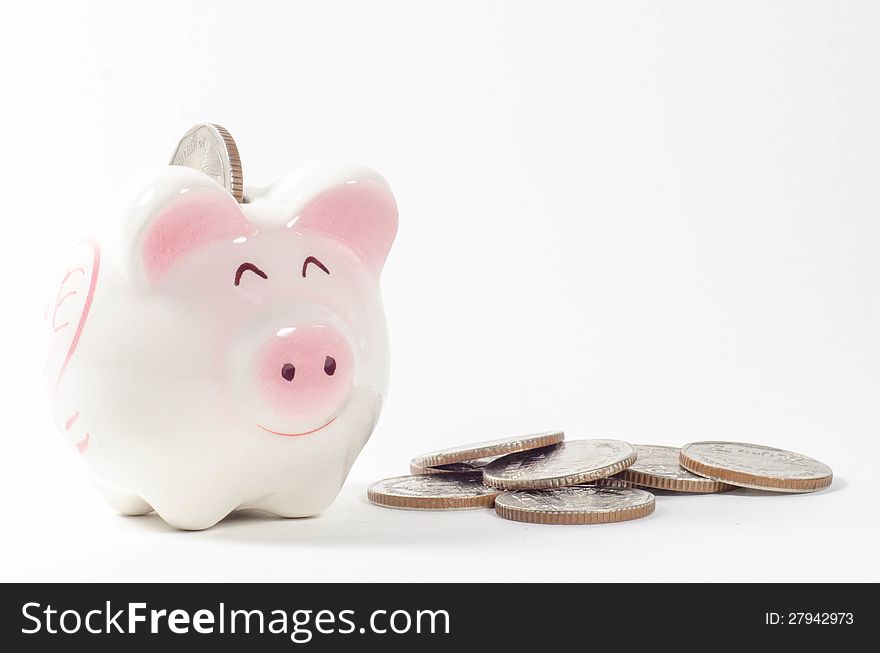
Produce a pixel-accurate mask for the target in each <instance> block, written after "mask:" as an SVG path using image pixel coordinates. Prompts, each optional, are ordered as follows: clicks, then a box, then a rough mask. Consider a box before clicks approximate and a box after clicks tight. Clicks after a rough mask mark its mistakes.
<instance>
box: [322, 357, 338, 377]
mask: <svg viewBox="0 0 880 653" xmlns="http://www.w3.org/2000/svg"><path fill="white" fill-rule="evenodd" d="M335 372H336V359H335V358H333V357H332V356H328V357H327V358H325V359H324V374H326V375H327V376H333V374H334V373H335Z"/></svg>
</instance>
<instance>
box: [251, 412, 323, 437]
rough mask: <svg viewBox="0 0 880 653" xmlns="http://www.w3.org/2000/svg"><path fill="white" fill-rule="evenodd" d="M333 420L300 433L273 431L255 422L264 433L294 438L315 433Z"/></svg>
mask: <svg viewBox="0 0 880 653" xmlns="http://www.w3.org/2000/svg"><path fill="white" fill-rule="evenodd" d="M335 420H336V417H334V418H332V419H331V420H330V421H329V422H327V423H326V424H324V425H322V426H319V427H318V428H316V429H312V430H311V431H303V432H302V433H282V432H281V431H273V430H272V429H267V428H266V427H265V426H261V425H260V424H257V426H258V427H259V428H261V429H263V430H264V431H265V432H266V433H271V434H272V435H282V436H284V437H286V438H296V437H299V436H301V435H311V434H312V433H317V432H318V431H320V430H321V429H323V428H326V427H328V426H330V425H331V424H332V423H333V422H334V421H335Z"/></svg>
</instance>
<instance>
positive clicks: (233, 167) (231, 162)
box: [171, 123, 244, 202]
mask: <svg viewBox="0 0 880 653" xmlns="http://www.w3.org/2000/svg"><path fill="white" fill-rule="evenodd" d="M171 165H174V166H184V167H186V168H192V169H193V170H198V171H199V172H202V173H204V174H206V175H208V176H209V177H210V178H211V179H213V180H214V181H216V182H217V183H218V184H220V185H221V186H223V188H225V189H226V190H228V191H229V192H230V193H231V194H232V196H233V197H234V198H235V199H236V201H238V202H241V201H242V198H243V195H244V184H243V180H242V170H241V158H240V157H239V155H238V147H237V146H236V145H235V141H234V140H233V139H232V135H231V134H230V133H229V132H228V131H227V130H226V129H224V128H223V127H221V126H220V125H214V124H209V123H203V124H200V125H196V126H195V127H192V128H191V129H189V130H188V131H187V132H186V133H185V134H184V135H183V138H181V139H180V142H179V143H178V144H177V149H176V150H174V154H173V155H172V157H171Z"/></svg>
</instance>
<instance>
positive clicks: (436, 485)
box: [367, 473, 500, 510]
mask: <svg viewBox="0 0 880 653" xmlns="http://www.w3.org/2000/svg"><path fill="white" fill-rule="evenodd" d="M498 494H500V491H499V490H496V489H494V488H490V487H487V486H486V485H484V484H483V480H482V475H481V474H479V473H476V474H473V473H472V474H429V475H427V474H422V475H413V476H397V477H394V478H386V479H384V480H381V481H377V482H376V483H373V484H372V485H371V486H370V487H369V488H368V489H367V498H368V499H369V500H370V501H372V502H373V503H375V504H378V505H380V506H385V507H390V508H406V509H409V510H456V509H464V508H488V507H491V506H492V504H493V503H494V501H495V497H496V496H498Z"/></svg>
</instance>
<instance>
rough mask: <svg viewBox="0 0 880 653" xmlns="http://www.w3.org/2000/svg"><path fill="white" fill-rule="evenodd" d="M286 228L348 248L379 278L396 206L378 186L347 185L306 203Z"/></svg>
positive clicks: (392, 231) (392, 233)
mask: <svg viewBox="0 0 880 653" xmlns="http://www.w3.org/2000/svg"><path fill="white" fill-rule="evenodd" d="M288 227H290V228H293V229H295V230H296V231H299V230H301V229H302V230H306V231H313V232H317V233H322V234H325V235H328V236H331V237H332V238H335V239H336V240H340V241H342V242H344V243H346V244H348V245H349V246H350V247H352V248H353V249H355V250H356V251H357V253H358V254H359V255H360V256H361V258H362V259H363V261H364V262H365V263H366V264H367V266H368V267H369V268H370V269H371V270H372V271H373V272H374V273H375V274H379V272H381V270H382V266H383V265H384V264H385V259H386V257H387V256H388V250H389V249H390V247H391V243H392V242H393V241H394V236H395V235H396V234H397V204H396V202H395V201H394V196H393V195H392V194H391V191H390V190H388V188H387V187H386V186H384V185H382V184H379V183H376V182H373V181H358V182H354V183H348V184H346V185H344V186H342V187H337V188H333V189H331V190H329V191H326V192H325V193H323V194H322V195H319V196H318V197H317V198H315V199H314V200H312V201H311V202H309V204H308V205H307V206H306V207H305V208H304V209H303V210H302V211H301V212H300V214H299V215H298V216H297V217H296V218H294V219H293V220H292V221H291V222H290V223H289V224H288ZM303 275H304V276H305V265H304V266H303Z"/></svg>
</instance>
